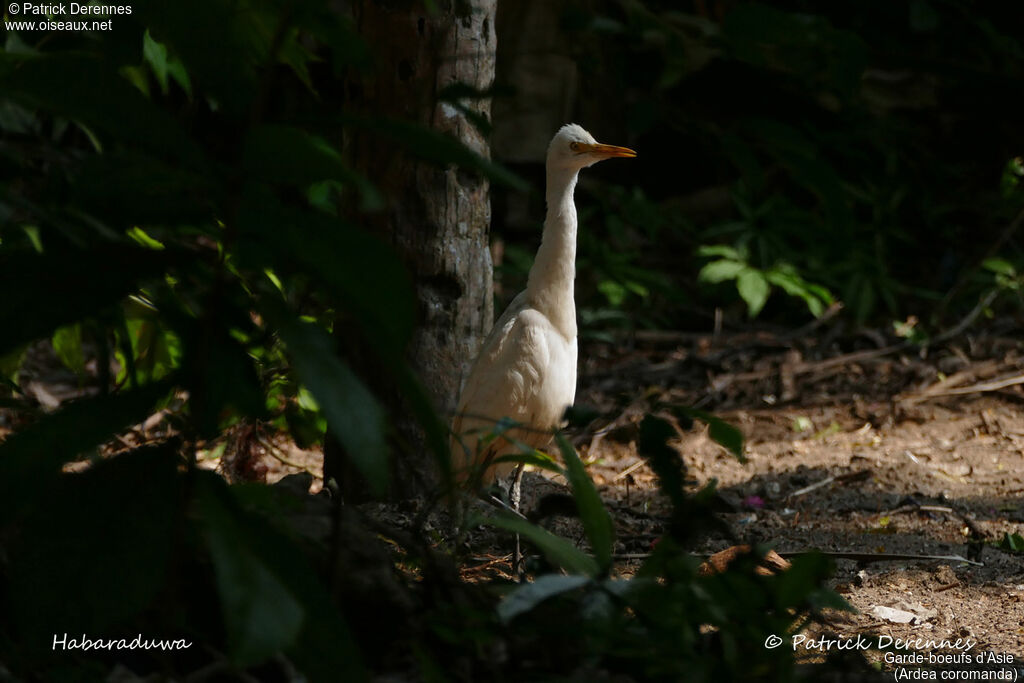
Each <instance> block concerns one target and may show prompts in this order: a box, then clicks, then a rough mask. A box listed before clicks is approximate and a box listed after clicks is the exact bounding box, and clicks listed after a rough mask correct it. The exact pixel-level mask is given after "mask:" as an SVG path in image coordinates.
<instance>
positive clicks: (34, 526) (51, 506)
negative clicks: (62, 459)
mask: <svg viewBox="0 0 1024 683" xmlns="http://www.w3.org/2000/svg"><path fill="white" fill-rule="evenodd" d="M59 436H60V437H61V438H74V436H75V435H74V433H73V432H61V433H60V434H59ZM179 465H180V458H179V457H178V455H177V453H175V452H174V449H173V448H172V447H168V445H166V444H163V445H160V446H156V447H146V448H143V449H140V450H137V451H134V452H132V453H128V454H124V455H120V456H117V457H114V458H111V459H108V460H103V461H100V462H97V463H96V464H94V465H93V466H92V467H90V468H89V469H88V470H86V471H85V472H83V473H80V474H71V475H63V476H61V477H60V478H59V479H57V480H56V485H55V486H54V487H53V488H51V489H49V490H47V491H46V493H45V497H44V498H42V499H41V500H42V501H43V502H42V503H41V504H40V502H41V501H40V499H33V502H35V503H37V504H36V505H33V506H32V507H31V508H29V509H27V510H26V514H25V515H24V516H22V517H21V518H20V519H19V521H18V526H19V527H20V529H19V531H20V533H19V534H18V535H17V537H16V538H15V539H14V542H13V543H12V544H11V545H10V546H7V547H5V551H6V552H12V553H14V555H13V556H12V557H16V558H17V559H16V561H14V562H11V563H10V564H9V565H8V566H7V570H6V571H9V572H10V574H9V575H8V576H7V577H5V579H9V581H10V583H9V585H8V586H7V588H8V589H9V591H5V592H6V596H7V598H8V599H9V600H11V603H13V604H11V603H8V604H11V606H12V609H11V611H12V612H13V614H9V615H5V617H11V618H12V621H11V622H10V623H12V624H15V623H16V624H17V625H18V627H19V630H20V629H26V627H27V630H28V632H29V634H30V635H31V636H45V638H40V640H41V641H44V642H47V645H46V646H44V647H45V648H46V651H47V653H46V654H47V655H52V652H51V651H50V648H49V642H52V637H53V632H54V630H55V629H54V627H55V625H58V624H59V626H58V627H57V629H56V630H57V631H58V632H64V631H65V630H66V631H69V632H71V631H79V632H82V631H84V632H85V633H97V634H99V633H104V634H107V636H105V637H118V636H116V635H115V633H118V632H119V631H117V630H116V628H117V627H118V626H121V625H123V624H124V622H125V620H128V619H133V618H137V617H138V616H139V615H140V614H141V613H143V611H144V610H146V609H147V608H148V609H151V608H152V607H153V606H154V605H155V604H156V602H157V600H159V595H160V593H161V590H162V589H164V587H165V580H166V577H167V576H168V570H169V569H170V566H171V551H172V549H173V548H174V546H175V540H174V539H175V538H176V528H178V527H179V526H180V523H181V522H182V519H181V512H182V507H181V488H182V487H181V478H180V477H179V475H178V472H177V469H178V466H179ZM27 474H28V472H20V473H18V476H19V477H21V476H25V475H27ZM3 476H4V479H5V482H8V483H13V484H15V485H16V484H17V479H16V480H15V481H14V482H10V476H11V473H10V472H4V475H3ZM28 483H29V481H27V480H25V481H22V485H27V484H28ZM31 483H32V488H35V486H36V484H37V482H34V481H33V482H31ZM0 518H3V519H5V520H7V519H10V518H9V517H6V516H3V515H0ZM6 543H7V540H6V539H5V545H6ZM86 582H87V583H86ZM85 585H88V590H83V586H85ZM97 637H99V636H97ZM159 637H168V638H177V637H181V634H173V635H172V634H170V633H167V634H162V635H161V636H159ZM30 639H31V640H34V639H35V638H30Z"/></svg>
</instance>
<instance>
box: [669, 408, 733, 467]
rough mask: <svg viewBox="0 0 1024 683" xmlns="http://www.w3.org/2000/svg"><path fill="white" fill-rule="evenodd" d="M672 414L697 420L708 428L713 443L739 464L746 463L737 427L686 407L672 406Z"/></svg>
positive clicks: (709, 414)
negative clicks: (733, 457)
mask: <svg viewBox="0 0 1024 683" xmlns="http://www.w3.org/2000/svg"><path fill="white" fill-rule="evenodd" d="M672 412H673V413H675V414H676V415H679V416H682V417H683V418H684V419H687V420H693V419H697V420H700V421H701V422H703V423H705V424H706V425H707V426H708V436H710V437H711V440H712V441H714V442H715V443H717V444H719V445H720V446H723V447H724V448H725V449H726V450H728V451H729V452H730V453H732V454H733V455H734V456H736V459H737V460H739V461H740V462H746V456H744V455H743V432H741V431H740V430H739V429H738V428H737V427H734V426H733V425H731V424H729V423H728V422H726V421H725V420H723V419H722V418H720V417H715V416H714V415H712V414H711V413H708V412H705V411H703V410H697V409H696V408H689V407H686V406H673V408H672Z"/></svg>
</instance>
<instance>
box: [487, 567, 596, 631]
mask: <svg viewBox="0 0 1024 683" xmlns="http://www.w3.org/2000/svg"><path fill="white" fill-rule="evenodd" d="M592 581H593V579H591V578H590V577H589V576H581V575H579V574H572V575H569V576H564V575H561V574H546V575H544V576H539V577H537V578H536V579H534V581H533V582H532V583H526V584H523V585H522V586H520V587H519V588H516V589H515V590H514V591H512V592H511V593H509V594H508V595H506V596H505V597H504V599H502V601H501V602H500V603H498V618H499V619H501V620H502V621H503V622H504V623H506V624H507V623H509V622H510V621H512V620H513V619H515V618H516V617H517V616H519V615H520V614H523V613H525V612H529V611H530V610H532V609H533V608H534V607H536V606H537V605H539V604H540V603H542V602H544V601H545V600H548V599H550V598H553V597H555V596H558V595H562V594H563V593H568V592H569V591H574V590H576V589H578V588H582V587H583V586H586V585H588V584H589V583H591V582H592Z"/></svg>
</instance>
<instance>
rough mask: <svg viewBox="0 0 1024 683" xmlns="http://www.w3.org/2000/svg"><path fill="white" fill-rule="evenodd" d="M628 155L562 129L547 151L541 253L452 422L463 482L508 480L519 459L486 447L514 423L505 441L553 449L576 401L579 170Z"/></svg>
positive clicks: (507, 446)
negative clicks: (501, 425) (504, 422)
mask: <svg viewBox="0 0 1024 683" xmlns="http://www.w3.org/2000/svg"><path fill="white" fill-rule="evenodd" d="M634 156H636V153H635V152H634V151H633V150H631V149H627V148H625V147H615V146H612V145H602V144H599V143H598V142H597V141H596V140H594V137H593V136H592V135H591V134H590V133H588V132H587V131H585V130H584V129H583V128H581V127H580V126H578V125H576V124H569V125H566V126H562V128H561V129H560V130H559V131H558V133H557V134H556V135H555V137H554V139H553V140H552V141H551V145H550V146H549V147H548V154H547V164H546V168H547V189H546V194H547V218H546V219H545V220H544V235H543V238H542V239H541V245H540V249H539V250H538V251H537V257H536V259H535V260H534V263H533V267H532V268H531V269H530V276H529V280H528V281H527V285H526V290H525V291H523V292H521V293H520V294H519V295H518V296H517V297H516V298H515V299H513V301H512V303H511V304H510V305H509V307H508V308H507V309H505V312H504V313H502V315H501V317H500V318H498V321H497V322H496V323H495V324H494V328H493V329H492V330H491V333H490V334H489V335H488V336H487V339H486V341H484V344H483V347H482V348H481V349H480V354H479V356H477V359H476V361H475V362H474V363H473V368H472V370H471V371H470V373H469V378H468V379H467V380H466V383H465V385H464V387H463V390H462V395H461V397H460V399H459V403H458V408H457V410H456V414H455V419H454V420H453V422H452V461H453V463H452V464H453V467H454V469H455V472H456V474H457V476H458V478H459V479H460V480H466V479H467V478H468V477H469V476H470V474H471V473H472V472H473V468H474V467H476V466H483V465H484V464H485V463H486V464H487V465H489V466H488V467H487V469H486V470H485V471H484V472H482V473H481V480H480V481H481V483H483V484H488V483H490V482H491V481H493V480H494V478H495V477H496V476H504V475H505V474H507V473H508V472H509V471H510V470H512V469H513V468H514V467H515V465H514V463H501V464H498V465H491V464H490V463H491V462H493V460H494V458H497V457H499V456H501V455H505V454H508V453H518V452H519V448H518V447H517V446H515V445H514V444H513V443H512V442H510V441H509V440H508V439H506V438H503V437H499V438H497V439H495V440H494V441H493V442H491V443H489V444H487V445H486V446H481V443H480V442H481V439H482V437H484V436H486V435H487V434H488V433H489V432H491V431H492V430H493V428H494V426H495V423H496V422H497V421H498V420H499V419H501V418H503V417H507V418H511V419H512V420H514V421H515V422H518V423H520V424H522V425H524V426H525V427H526V428H524V429H514V430H510V431H509V432H508V436H509V437H511V438H513V439H516V440H519V441H521V442H523V443H525V444H527V445H529V446H531V447H533V448H543V447H545V446H546V445H547V444H548V443H549V442H550V441H551V431H552V429H554V428H555V427H558V426H559V424H560V422H561V420H562V416H563V415H564V413H565V409H566V408H567V407H569V406H571V405H572V403H573V399H574V398H575V396H576V359H577V342H576V303H575V300H574V296H573V285H574V280H575V279H576V228H577V220H576V205H575V204H574V202H573V190H574V189H575V187H576V179H577V176H578V175H579V171H580V169H582V168H585V167H587V166H590V165H591V164H594V163H597V162H598V161H602V160H603V159H609V158H612V157H634Z"/></svg>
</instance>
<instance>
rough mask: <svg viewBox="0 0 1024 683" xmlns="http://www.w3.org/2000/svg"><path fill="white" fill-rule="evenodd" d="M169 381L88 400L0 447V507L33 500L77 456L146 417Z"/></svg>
mask: <svg viewBox="0 0 1024 683" xmlns="http://www.w3.org/2000/svg"><path fill="white" fill-rule="evenodd" d="M171 386H172V385H171V383H170V382H169V381H164V382H156V383H154V384H150V385H148V386H144V387H142V388H140V389H133V390H131V391H125V392H121V393H119V394H112V395H108V396H99V397H96V398H86V399H81V400H78V401H75V402H73V403H70V404H68V405H67V406H66V407H63V408H61V409H60V410H59V411H57V412H56V413H53V414H51V415H47V416H45V417H43V418H40V419H39V420H38V421H36V422H34V423H33V424H31V425H29V426H28V427H26V428H25V429H23V430H21V431H19V432H15V433H14V434H12V435H10V436H8V437H7V439H6V440H5V441H4V442H3V443H0V508H2V507H5V506H9V507H13V508H16V507H18V506H20V505H22V504H24V503H26V502H31V501H33V500H35V495H34V494H35V492H36V491H37V490H38V489H39V488H40V487H41V486H43V485H44V484H45V483H46V482H47V481H48V480H49V478H50V477H52V476H54V475H56V474H57V473H58V472H59V471H60V468H61V466H62V465H63V464H64V463H66V462H69V461H71V460H74V459H75V458H76V456H78V454H79V453H82V452H83V451H86V450H88V449H90V448H95V447H96V446H98V445H100V444H102V443H103V442H104V441H106V440H107V439H109V438H111V436H113V435H114V434H115V433H117V432H118V431H120V430H122V429H124V428H125V427H127V426H129V425H132V424H135V423H137V422H141V421H142V420H144V419H145V418H146V417H148V416H149V415H150V413H151V412H152V410H153V406H154V404H155V403H156V402H157V401H158V400H159V399H161V398H163V397H164V396H166V394H167V392H168V391H169V390H170V388H171Z"/></svg>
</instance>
